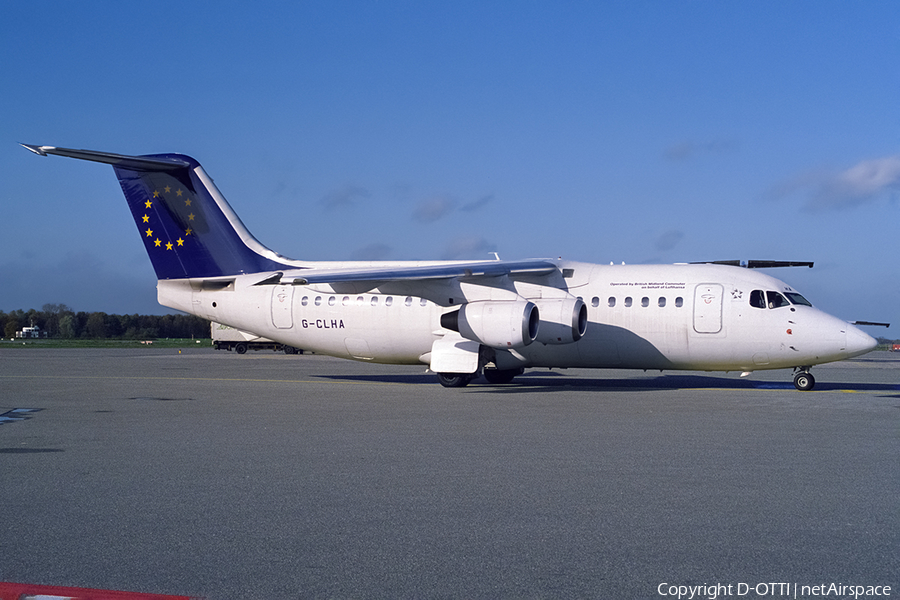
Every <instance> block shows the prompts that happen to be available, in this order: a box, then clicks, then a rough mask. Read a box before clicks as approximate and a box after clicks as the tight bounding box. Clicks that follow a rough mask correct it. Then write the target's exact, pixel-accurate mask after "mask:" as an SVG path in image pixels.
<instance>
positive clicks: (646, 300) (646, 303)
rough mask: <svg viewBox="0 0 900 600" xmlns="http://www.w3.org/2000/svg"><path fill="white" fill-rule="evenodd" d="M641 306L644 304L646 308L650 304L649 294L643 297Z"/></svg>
mask: <svg viewBox="0 0 900 600" xmlns="http://www.w3.org/2000/svg"><path fill="white" fill-rule="evenodd" d="M641 306H643V307H644V308H647V307H648V306H650V298H648V297H647V296H644V297H643V298H641Z"/></svg>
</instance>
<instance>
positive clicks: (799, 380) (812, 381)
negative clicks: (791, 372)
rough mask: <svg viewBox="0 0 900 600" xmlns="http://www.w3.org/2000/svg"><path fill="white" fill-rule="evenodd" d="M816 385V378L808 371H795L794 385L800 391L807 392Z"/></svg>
mask: <svg viewBox="0 0 900 600" xmlns="http://www.w3.org/2000/svg"><path fill="white" fill-rule="evenodd" d="M815 386H816V378H815V377H813V376H812V375H811V374H810V373H797V374H796V375H795V376H794V387H795V388H797V389H798V390H800V391H801V392H808V391H809V390H811V389H813V388H814V387H815Z"/></svg>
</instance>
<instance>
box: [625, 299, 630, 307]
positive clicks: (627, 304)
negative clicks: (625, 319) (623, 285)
mask: <svg viewBox="0 0 900 600" xmlns="http://www.w3.org/2000/svg"><path fill="white" fill-rule="evenodd" d="M625 308H631V296H628V297H626V298H625Z"/></svg>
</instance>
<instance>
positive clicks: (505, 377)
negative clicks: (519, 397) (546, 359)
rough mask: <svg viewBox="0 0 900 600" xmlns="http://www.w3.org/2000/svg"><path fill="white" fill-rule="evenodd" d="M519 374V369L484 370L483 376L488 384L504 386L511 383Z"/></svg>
mask: <svg viewBox="0 0 900 600" xmlns="http://www.w3.org/2000/svg"><path fill="white" fill-rule="evenodd" d="M520 373H521V371H520V370H519V369H485V370H484V373H483V375H484V378H485V379H486V380H487V382H488V383H493V384H504V383H509V382H510V381H512V380H513V378H514V377H515V376H516V375H519V374H520Z"/></svg>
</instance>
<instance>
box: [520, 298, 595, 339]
mask: <svg viewBox="0 0 900 600" xmlns="http://www.w3.org/2000/svg"><path fill="white" fill-rule="evenodd" d="M532 302H534V303H535V304H536V305H537V307H538V310H540V311H541V327H540V331H539V332H538V336H537V338H536V340H535V341H538V342H541V343H543V344H571V343H572V342H577V341H578V340H580V339H581V337H582V336H583V335H584V333H585V332H586V331H587V323H588V317H587V306H586V305H585V303H584V300H582V299H581V298H574V297H569V298H564V299H561V300H532Z"/></svg>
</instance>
